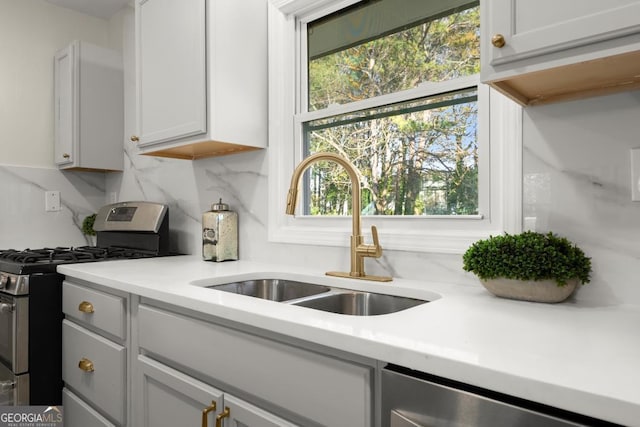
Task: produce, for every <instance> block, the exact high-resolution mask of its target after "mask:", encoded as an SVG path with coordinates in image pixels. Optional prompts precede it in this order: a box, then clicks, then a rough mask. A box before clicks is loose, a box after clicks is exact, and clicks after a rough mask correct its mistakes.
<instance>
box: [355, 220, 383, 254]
mask: <svg viewBox="0 0 640 427" xmlns="http://www.w3.org/2000/svg"><path fill="white" fill-rule="evenodd" d="M371 237H372V238H373V245H365V244H360V245H358V248H357V252H358V253H359V254H360V256H365V257H370V258H380V257H381V256H382V246H380V240H378V229H377V228H376V226H375V225H372V226H371Z"/></svg>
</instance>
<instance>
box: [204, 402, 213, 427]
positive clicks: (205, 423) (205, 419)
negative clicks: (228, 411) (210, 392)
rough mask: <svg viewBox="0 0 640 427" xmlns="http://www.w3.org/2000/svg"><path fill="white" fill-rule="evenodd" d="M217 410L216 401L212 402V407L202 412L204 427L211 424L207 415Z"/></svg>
mask: <svg viewBox="0 0 640 427" xmlns="http://www.w3.org/2000/svg"><path fill="white" fill-rule="evenodd" d="M215 410H216V402H215V401H214V400H212V401H211V405H209V406H207V407H206V408H204V409H203V410H202V427H207V426H208V425H209V422H208V420H207V415H209V412H211V411H215Z"/></svg>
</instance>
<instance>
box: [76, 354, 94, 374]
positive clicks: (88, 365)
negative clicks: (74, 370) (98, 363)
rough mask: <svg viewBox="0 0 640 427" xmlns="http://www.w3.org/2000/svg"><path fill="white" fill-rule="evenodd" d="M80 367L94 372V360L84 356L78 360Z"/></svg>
mask: <svg viewBox="0 0 640 427" xmlns="http://www.w3.org/2000/svg"><path fill="white" fill-rule="evenodd" d="M78 368H80V369H82V370H83V371H85V372H93V371H94V370H95V369H94V368H93V362H92V361H91V360H89V359H87V358H84V357H83V358H82V359H80V361H79V362H78Z"/></svg>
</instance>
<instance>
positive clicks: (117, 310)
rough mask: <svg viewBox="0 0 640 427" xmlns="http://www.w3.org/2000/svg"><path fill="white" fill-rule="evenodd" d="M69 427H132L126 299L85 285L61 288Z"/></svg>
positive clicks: (69, 282) (70, 283)
mask: <svg viewBox="0 0 640 427" xmlns="http://www.w3.org/2000/svg"><path fill="white" fill-rule="evenodd" d="M62 307H63V311H64V314H65V319H64V320H63V322H62V379H63V380H64V382H65V390H64V391H63V405H64V418H65V420H64V421H65V426H70V427H76V426H77V427H80V426H82V427H104V426H118V427H124V426H126V425H130V423H128V421H127V420H128V410H129V408H128V396H129V380H128V365H129V361H128V357H129V352H128V348H129V346H130V342H129V338H128V335H129V333H128V329H129V326H128V325H129V316H128V310H127V307H128V295H127V294H123V293H115V292H114V293H112V292H110V291H108V290H107V289H105V288H102V287H97V286H95V287H94V286H93V285H91V284H89V283H86V282H81V281H75V280H73V279H68V280H65V281H64V283H63V285H62Z"/></svg>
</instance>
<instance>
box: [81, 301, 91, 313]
mask: <svg viewBox="0 0 640 427" xmlns="http://www.w3.org/2000/svg"><path fill="white" fill-rule="evenodd" d="M78 310H80V311H81V312H83V313H89V314H91V313H93V312H94V311H95V310H94V309H93V304H91V303H90V302H89V301H82V302H81V303H80V305H78Z"/></svg>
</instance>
